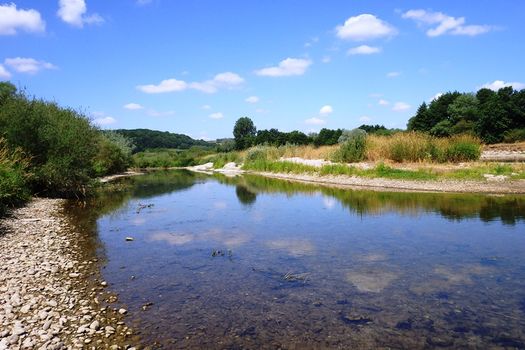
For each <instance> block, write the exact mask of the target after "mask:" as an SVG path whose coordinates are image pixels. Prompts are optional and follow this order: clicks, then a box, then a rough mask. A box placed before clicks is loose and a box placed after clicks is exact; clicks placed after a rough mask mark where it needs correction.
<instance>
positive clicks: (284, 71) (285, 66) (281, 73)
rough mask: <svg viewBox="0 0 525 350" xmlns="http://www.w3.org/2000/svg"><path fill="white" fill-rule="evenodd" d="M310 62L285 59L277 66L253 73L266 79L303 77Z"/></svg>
mask: <svg viewBox="0 0 525 350" xmlns="http://www.w3.org/2000/svg"><path fill="white" fill-rule="evenodd" d="M311 64H312V61H310V60H308V59H303V58H290V57H288V58H286V59H284V60H282V61H281V62H279V64H278V65H277V66H273V67H266V68H262V69H259V70H256V71H255V74H257V75H260V76H266V77H286V76H292V75H303V74H304V73H305V72H306V70H307V69H308V67H309V66H310V65H311Z"/></svg>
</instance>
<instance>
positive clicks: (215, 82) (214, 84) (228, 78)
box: [137, 72, 244, 94]
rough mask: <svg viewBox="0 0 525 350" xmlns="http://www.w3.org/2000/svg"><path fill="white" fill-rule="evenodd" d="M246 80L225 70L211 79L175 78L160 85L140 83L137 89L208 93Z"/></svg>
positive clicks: (150, 92)
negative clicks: (189, 90) (188, 90)
mask: <svg viewBox="0 0 525 350" xmlns="http://www.w3.org/2000/svg"><path fill="white" fill-rule="evenodd" d="M243 82H244V79H243V78H242V77H241V76H240V75H238V74H235V73H232V72H224V73H219V74H217V75H215V77H214V78H213V79H211V80H206V81H203V82H192V83H187V82H185V81H184V80H177V79H175V78H171V79H166V80H163V81H161V82H160V83H159V84H158V85H154V84H149V85H138V86H137V89H138V90H140V91H142V92H145V93H147V94H160V93H166V92H175V91H183V90H186V89H193V90H198V91H202V92H205V93H208V94H213V93H215V92H217V90H219V89H221V88H226V89H232V88H234V87H236V86H238V85H240V84H242V83H243Z"/></svg>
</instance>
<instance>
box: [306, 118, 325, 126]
mask: <svg viewBox="0 0 525 350" xmlns="http://www.w3.org/2000/svg"><path fill="white" fill-rule="evenodd" d="M304 122H305V123H306V124H310V125H323V124H326V120H324V119H320V118H316V117H313V118H309V119H306V120H305V121H304Z"/></svg>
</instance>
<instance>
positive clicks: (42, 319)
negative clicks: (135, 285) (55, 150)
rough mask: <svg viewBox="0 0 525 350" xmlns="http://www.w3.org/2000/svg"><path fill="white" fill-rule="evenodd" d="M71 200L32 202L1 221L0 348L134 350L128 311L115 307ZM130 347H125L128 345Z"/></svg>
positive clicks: (90, 242) (90, 243) (133, 338)
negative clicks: (68, 209) (72, 215)
mask: <svg viewBox="0 0 525 350" xmlns="http://www.w3.org/2000/svg"><path fill="white" fill-rule="evenodd" d="M65 204H66V200H63V199H43V198H33V199H32V200H31V201H30V202H28V203H27V204H26V205H25V206H24V207H22V208H18V209H15V210H13V211H12V212H11V213H10V215H9V216H8V217H5V218H2V219H1V220H0V261H2V266H0V350H6V349H33V348H35V349H37V348H39V349H40V348H41V349H64V348H70V349H82V348H88V349H90V348H93V349H95V348H107V349H122V348H128V347H129V346H131V345H129V344H130V343H138V339H136V338H135V337H133V331H132V330H131V329H130V328H128V327H127V326H126V325H125V323H124V322H123V320H124V317H125V316H124V314H125V313H126V312H127V311H125V309H122V308H121V309H116V308H114V307H113V306H110V305H109V302H108V301H109V300H111V299H112V298H111V296H112V294H111V293H108V292H106V291H105V289H106V286H107V283H106V282H105V281H103V280H102V279H101V275H100V268H101V262H99V258H98V257H97V256H96V252H95V249H85V246H89V245H91V246H92V240H91V241H90V239H91V237H88V236H89V235H86V234H82V233H81V232H79V231H78V230H77V229H76V228H75V226H74V224H73V223H72V222H71V221H70V219H69V218H68V217H67V215H66V214H65V213H64V206H65ZM123 344H126V345H123Z"/></svg>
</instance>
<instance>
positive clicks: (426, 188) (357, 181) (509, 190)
mask: <svg viewBox="0 0 525 350" xmlns="http://www.w3.org/2000/svg"><path fill="white" fill-rule="evenodd" d="M248 173H250V174H256V175H261V176H266V177H271V178H275V179H283V180H293V181H300V182H308V183H318V184H323V185H329V186H334V187H341V188H356V189H359V188H367V189H372V190H378V191H385V190H389V191H406V192H458V193H489V194H525V180H513V181H511V180H506V179H502V178H499V177H492V178H488V179H487V180H486V181H452V180H448V181H408V180H392V179H383V178H372V179H371V178H364V177H357V176H317V175H308V174H303V175H297V174H281V173H269V172H253V171H250V172H248Z"/></svg>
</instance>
